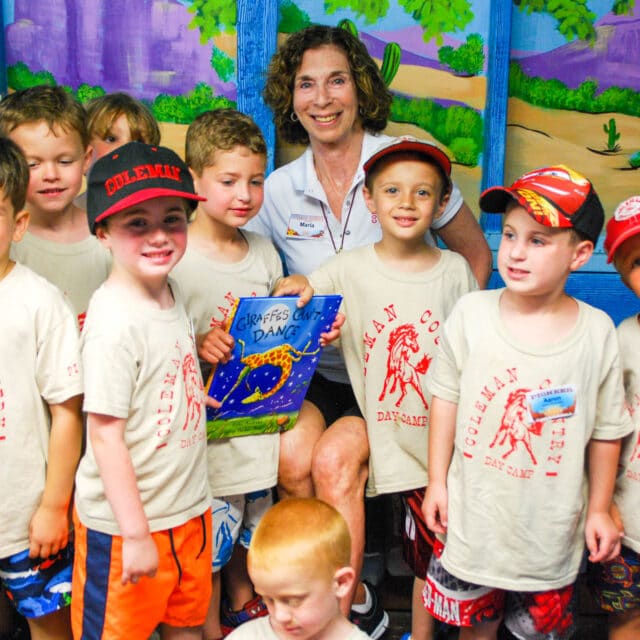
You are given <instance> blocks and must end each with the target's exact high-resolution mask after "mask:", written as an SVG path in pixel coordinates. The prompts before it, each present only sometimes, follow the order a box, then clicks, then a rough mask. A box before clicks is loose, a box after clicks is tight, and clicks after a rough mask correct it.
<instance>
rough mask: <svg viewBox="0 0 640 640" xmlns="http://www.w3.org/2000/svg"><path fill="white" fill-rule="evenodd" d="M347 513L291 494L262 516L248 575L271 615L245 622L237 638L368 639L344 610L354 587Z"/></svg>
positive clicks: (275, 639)
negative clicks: (345, 518)
mask: <svg viewBox="0 0 640 640" xmlns="http://www.w3.org/2000/svg"><path fill="white" fill-rule="evenodd" d="M350 556H351V537H350V536H349V529H348V528H347V524H346V522H345V520H344V518H343V517H342V516H341V515H340V514H339V513H338V512H337V511H336V510H335V509H334V508H333V507H331V506H330V505H328V504H326V503H325V502H322V501H321V500H318V499H317V498H287V499H285V500H282V501H281V502H279V503H277V504H276V505H274V506H273V507H271V509H269V511H267V513H266V514H265V515H264V516H263V518H262V520H261V521H260V523H259V524H258V526H257V527H256V530H255V532H254V534H253V538H252V540H251V545H250V547H249V555H248V564H249V574H250V575H251V579H252V580H253V583H254V585H255V588H256V591H257V592H258V593H259V594H260V595H261V596H262V598H263V599H264V601H265V603H266V605H267V609H268V610H269V616H268V617H266V618H259V619H256V620H253V621H251V622H248V623H247V624H244V625H242V626H241V627H239V628H238V629H237V630H236V631H234V632H233V633H232V634H231V635H230V636H229V638H230V639H233V640H243V639H244V638H246V639H247V640H293V639H294V638H296V639H298V640H308V639H309V640H310V639H313V640H356V639H357V638H368V637H369V636H367V635H366V634H364V633H363V632H362V631H360V630H359V629H358V628H357V627H356V626H355V625H354V624H352V623H351V622H350V621H349V620H348V619H347V618H346V617H345V615H344V614H343V613H342V611H341V609H340V600H341V599H343V598H344V597H345V596H346V595H347V594H348V593H349V591H350V590H351V589H352V587H353V583H354V581H355V579H356V578H355V572H354V570H353V568H352V567H351V566H350V565H349V558H350Z"/></svg>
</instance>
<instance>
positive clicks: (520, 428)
mask: <svg viewBox="0 0 640 640" xmlns="http://www.w3.org/2000/svg"><path fill="white" fill-rule="evenodd" d="M528 392H529V389H518V390H517V391H513V392H512V393H510V394H509V397H508V398H507V402H506V404H505V406H504V414H503V415H502V421H501V423H500V428H499V429H498V431H497V432H496V435H495V436H494V438H493V441H492V442H491V444H490V445H489V448H490V449H493V447H494V446H496V444H497V445H498V446H499V447H504V446H505V444H507V440H508V444H509V447H510V448H509V450H508V451H506V452H505V453H503V454H502V459H503V460H504V459H505V458H508V457H509V456H510V455H511V454H512V453H513V452H514V451H515V450H516V448H517V447H518V445H519V444H520V443H522V446H524V448H525V449H526V450H527V453H528V454H529V456H530V457H531V462H532V463H533V464H538V461H537V460H536V457H535V456H534V455H533V449H532V447H531V434H534V435H536V436H539V435H540V433H541V432H542V422H541V421H537V422H531V423H530V422H529V411H528V409H527V393H528Z"/></svg>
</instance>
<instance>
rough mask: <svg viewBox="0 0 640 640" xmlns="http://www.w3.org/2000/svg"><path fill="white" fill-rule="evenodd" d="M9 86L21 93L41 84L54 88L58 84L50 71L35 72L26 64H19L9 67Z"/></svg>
mask: <svg viewBox="0 0 640 640" xmlns="http://www.w3.org/2000/svg"><path fill="white" fill-rule="evenodd" d="M7 84H8V85H9V87H10V88H11V89H14V90H15V91H20V90H21V89H28V88H29V87H35V86H37V85H39V84H46V85H49V86H50V87H53V86H55V85H56V84H57V82H56V79H55V78H54V77H53V74H51V73H49V72H48V71H37V72H33V71H31V69H29V67H27V65H26V64H25V63H24V62H17V63H16V64H13V65H11V66H9V67H7Z"/></svg>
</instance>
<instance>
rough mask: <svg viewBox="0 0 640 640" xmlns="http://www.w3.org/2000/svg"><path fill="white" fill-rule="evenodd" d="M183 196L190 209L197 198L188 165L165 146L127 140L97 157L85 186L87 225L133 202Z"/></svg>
mask: <svg viewBox="0 0 640 640" xmlns="http://www.w3.org/2000/svg"><path fill="white" fill-rule="evenodd" d="M163 196H177V197H179V198H184V199H185V200H187V202H188V203H189V206H190V207H191V211H193V210H194V209H195V208H196V206H197V202H198V201H199V200H206V198H203V197H202V196H199V195H198V194H196V192H195V188H194V186H193V178H192V177H191V174H190V173H189V169H188V168H187V165H186V164H185V163H184V162H183V161H182V159H181V158H180V156H178V154H177V153H175V152H174V151H172V150H171V149H168V148H167V147H160V146H154V145H150V144H144V143H143V142H129V143H127V144H125V145H123V146H122V147H118V148H117V149H114V150H113V151H111V152H109V153H108V154H106V155H105V156H103V157H102V158H100V159H99V160H98V161H97V162H96V163H95V164H94V165H93V167H92V168H91V171H90V172H89V176H88V186H87V215H88V217H89V227H90V229H91V232H92V233H95V227H96V223H97V222H100V221H101V220H104V219H105V218H108V217H109V216H112V215H114V214H115V213H118V212H119V211H123V210H124V209H128V208H129V207H133V206H134V205H136V204H140V203H141V202H145V201H146V200H151V199H152V198H160V197H163Z"/></svg>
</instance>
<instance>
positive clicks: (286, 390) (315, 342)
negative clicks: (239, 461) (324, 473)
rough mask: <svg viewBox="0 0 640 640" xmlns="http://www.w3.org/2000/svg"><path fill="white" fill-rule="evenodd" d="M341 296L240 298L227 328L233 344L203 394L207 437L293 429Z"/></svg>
mask: <svg viewBox="0 0 640 640" xmlns="http://www.w3.org/2000/svg"><path fill="white" fill-rule="evenodd" d="M341 301H342V296H338V295H332V296H314V297H313V298H312V299H311V300H310V301H309V302H308V303H307V304H306V305H305V306H304V307H301V308H298V307H297V302H298V297H297V296H285V297H278V298H273V297H255V298H238V300H237V301H236V306H235V309H234V312H233V314H232V317H231V320H230V324H229V326H228V331H229V333H230V334H231V335H232V336H233V337H234V340H235V346H234V348H233V352H232V357H231V359H230V360H229V362H226V363H220V364H219V365H218V366H217V367H216V368H215V369H214V371H213V373H212V375H211V377H210V381H209V384H208V386H207V393H208V394H209V395H210V396H211V397H212V398H215V399H216V400H218V401H219V402H221V403H222V406H221V407H220V408H219V409H213V408H211V407H207V437H208V438H209V439H217V438H230V437H235V436H243V435H253V434H258V433H274V432H279V431H286V430H287V429H291V428H292V427H293V426H294V425H295V423H296V420H297V418H298V412H299V411H300V406H301V405H302V401H303V400H304V397H305V395H306V393H307V388H308V386H309V382H310V381H311V377H312V375H313V372H314V371H315V369H316V366H317V364H318V360H319V358H320V352H321V350H322V347H321V346H320V334H321V333H323V332H326V331H329V329H330V328H331V325H332V324H333V321H334V319H335V317H336V313H337V312H338V308H339V307H340V303H341Z"/></svg>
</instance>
